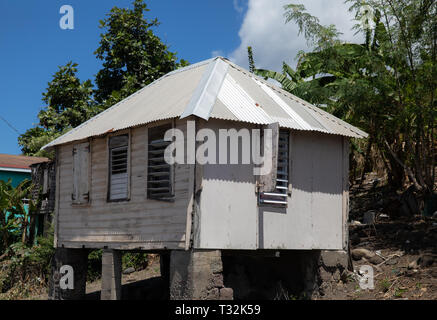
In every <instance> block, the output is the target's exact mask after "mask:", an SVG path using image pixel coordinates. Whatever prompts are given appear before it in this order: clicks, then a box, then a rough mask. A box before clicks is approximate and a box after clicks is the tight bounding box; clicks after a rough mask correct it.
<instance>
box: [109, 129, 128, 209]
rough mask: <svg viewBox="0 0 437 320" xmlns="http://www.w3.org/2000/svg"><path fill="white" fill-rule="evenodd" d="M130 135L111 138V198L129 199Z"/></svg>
mask: <svg viewBox="0 0 437 320" xmlns="http://www.w3.org/2000/svg"><path fill="white" fill-rule="evenodd" d="M128 151H129V136H128V135H121V136H116V137H111V138H110V139H109V200H127V199H128V192H129V166H128V163H129V161H128V160H129V154H128Z"/></svg>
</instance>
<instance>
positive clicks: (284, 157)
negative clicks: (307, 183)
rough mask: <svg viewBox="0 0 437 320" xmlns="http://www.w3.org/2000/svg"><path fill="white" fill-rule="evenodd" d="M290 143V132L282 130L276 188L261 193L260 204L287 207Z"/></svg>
mask: <svg viewBox="0 0 437 320" xmlns="http://www.w3.org/2000/svg"><path fill="white" fill-rule="evenodd" d="M289 141H290V133H289V131H288V130H280V131H279V139H278V167H277V176H276V187H275V190H274V191H273V192H260V193H259V203H260V204H265V205H273V206H279V207H286V206H287V202H288V201H287V200H288V182H289Z"/></svg>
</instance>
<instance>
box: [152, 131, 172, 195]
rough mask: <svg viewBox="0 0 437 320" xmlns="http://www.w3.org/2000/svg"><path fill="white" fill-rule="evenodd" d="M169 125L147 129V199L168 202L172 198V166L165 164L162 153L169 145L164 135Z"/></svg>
mask: <svg viewBox="0 0 437 320" xmlns="http://www.w3.org/2000/svg"><path fill="white" fill-rule="evenodd" d="M171 128H172V125H171V124H168V125H163V126H159V127H153V128H149V134H148V136H149V141H148V152H147V154H148V160H147V197H148V198H149V199H157V200H169V199H171V198H172V197H173V173H174V172H173V167H174V166H173V165H170V164H168V163H167V162H165V159H164V151H165V149H166V148H167V147H168V145H169V144H170V143H171V141H165V140H164V135H165V132H166V131H167V130H170V129H171Z"/></svg>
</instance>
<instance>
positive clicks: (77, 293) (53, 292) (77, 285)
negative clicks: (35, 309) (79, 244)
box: [49, 248, 88, 300]
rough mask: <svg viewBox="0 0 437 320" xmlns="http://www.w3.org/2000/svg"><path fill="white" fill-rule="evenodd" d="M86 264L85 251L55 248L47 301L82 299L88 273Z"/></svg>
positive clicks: (86, 255) (86, 252)
mask: <svg viewBox="0 0 437 320" xmlns="http://www.w3.org/2000/svg"><path fill="white" fill-rule="evenodd" d="M87 263H88V250H86V249H67V248H56V250H55V254H54V257H53V259H52V267H51V269H52V273H51V277H50V282H49V299H50V300H81V299H84V298H85V293H86V276H87V271H88V266H87ZM68 266H69V267H68ZM70 267H71V268H70ZM61 271H62V273H61Z"/></svg>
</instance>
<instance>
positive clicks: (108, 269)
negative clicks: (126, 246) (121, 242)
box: [100, 249, 122, 300]
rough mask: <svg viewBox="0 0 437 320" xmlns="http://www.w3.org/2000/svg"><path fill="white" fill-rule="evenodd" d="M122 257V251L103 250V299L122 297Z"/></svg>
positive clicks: (101, 295)
mask: <svg viewBox="0 0 437 320" xmlns="http://www.w3.org/2000/svg"><path fill="white" fill-rule="evenodd" d="M121 257H122V253H121V251H117V250H109V249H104V250H103V253H102V291H101V294H100V299H101V300H120V299H121V271H122V270H121Z"/></svg>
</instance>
